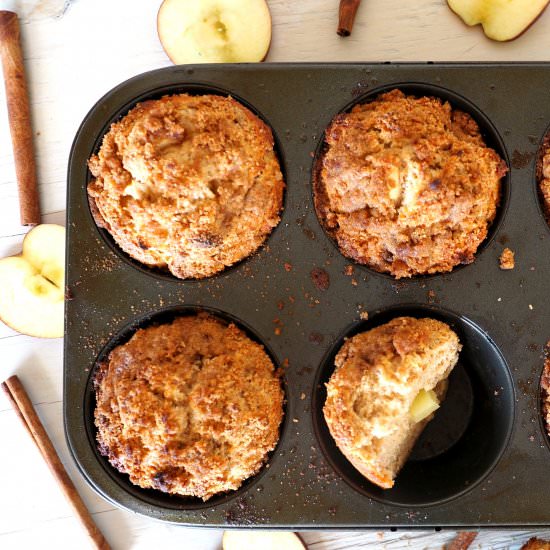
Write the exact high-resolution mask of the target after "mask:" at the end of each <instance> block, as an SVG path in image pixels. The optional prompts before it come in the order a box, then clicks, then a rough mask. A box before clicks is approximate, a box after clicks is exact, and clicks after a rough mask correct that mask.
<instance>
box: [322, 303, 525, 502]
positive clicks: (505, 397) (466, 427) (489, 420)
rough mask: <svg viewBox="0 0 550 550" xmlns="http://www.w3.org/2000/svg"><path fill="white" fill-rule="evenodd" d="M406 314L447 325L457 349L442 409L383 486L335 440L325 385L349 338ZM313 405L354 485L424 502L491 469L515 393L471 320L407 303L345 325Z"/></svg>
mask: <svg viewBox="0 0 550 550" xmlns="http://www.w3.org/2000/svg"><path fill="white" fill-rule="evenodd" d="M403 316H404V317H416V318H425V317H427V318H432V319H437V320H439V321H443V322H445V323H447V324H448V325H449V326H450V327H451V328H452V329H453V330H454V331H455V332H456V333H457V335H458V337H459V339H460V342H461V343H462V351H461V352H460V356H459V360H458V363H457V365H456V366H455V368H454V369H453V371H452V372H451V375H450V376H449V389H448V391H447V396H446V398H445V400H444V401H443V402H442V403H441V407H440V409H439V410H438V411H437V412H436V413H435V417H434V419H433V420H431V421H430V422H429V423H428V425H427V426H426V428H425V430H424V431H423V433H422V435H421V436H420V438H419V439H418V441H417V442H416V445H415V447H414V449H413V451H412V453H411V455H410V456H409V460H408V461H407V463H406V464H405V466H404V467H403V469H402V470H401V472H400V473H399V474H398V476H397V478H396V481H395V485H394V487H393V488H392V489H386V490H384V489H381V488H379V487H377V486H376V485H374V484H372V483H370V482H369V481H368V480H367V479H366V478H364V477H363V476H362V475H361V474H360V473H359V472H358V471H357V470H356V469H355V468H354V467H353V466H352V465H351V464H350V463H349V462H348V460H347V459H346V458H345V457H344V455H343V454H342V453H341V452H340V450H339V449H338V447H337V446H336V444H335V443H334V440H333V438H332V436H331V435H330V432H329V430H328V427H327V425H326V422H325V419H324V416H323V406H324V403H325V400H326V389H325V384H326V383H327V382H328V380H329V379H330V377H331V375H332V373H333V372H334V358H335V356H336V354H337V353H338V351H339V350H340V348H341V347H342V345H343V344H344V342H345V340H346V339H347V338H350V337H352V336H355V335H356V334H359V333H361V332H365V331H367V330H370V329H372V328H374V327H376V326H379V325H381V324H384V323H387V322H388V321H390V320H391V319H394V318H396V317H403ZM496 390H498V396H497V397H495V391H496ZM312 410H313V423H314V426H315V433H316V435H317V438H318V440H319V445H320V446H321V448H322V449H323V452H324V453H325V455H326V457H327V459H328V460H329V462H330V463H331V465H332V467H333V468H334V469H335V470H336V472H337V473H338V475H340V476H341V477H342V478H343V479H344V480H345V481H346V482H347V483H348V484H349V485H351V487H353V488H354V489H355V490H356V491H358V492H360V493H361V494H363V495H365V496H368V497H371V498H373V499H376V500H378V501H380V502H384V503H390V504H395V505H402V506H425V505H430V504H437V503H441V502H443V501H445V500H449V499H452V498H454V497H457V496H459V495H460V494H462V493H464V492H465V491H468V490H470V489H471V488H472V487H474V486H475V485H476V484H477V483H479V481H481V480H482V479H483V478H484V477H485V476H486V475H487V474H488V473H489V472H490V471H491V470H492V468H493V467H494V466H495V464H496V463H497V461H498V460H499V458H500V456H501V455H502V453H503V451H504V449H505V448H506V445H507V443H508V439H509V436H510V433H511V429H512V422H513V418H514V390H513V385H512V380H511V377H510V373H509V370H508V367H507V365H506V362H505V360H504V358H503V356H502V354H501V353H500V351H499V350H498V348H497V347H496V346H495V344H494V343H493V342H492V341H491V339H490V337H489V336H488V335H487V334H486V333H485V332H484V331H483V330H482V329H481V328H479V327H478V326H477V325H476V324H475V323H473V322H472V321H470V320H469V319H466V318H465V317H462V316H460V315H458V314H455V313H452V312H450V311H447V310H444V309H441V308H435V307H429V306H417V305H404V306H399V307H394V308H389V309H385V310H383V311H380V312H376V313H374V314H373V315H372V316H371V317H370V318H369V320H368V321H359V322H356V323H354V324H353V325H351V326H350V327H348V329H347V330H346V331H345V333H344V334H342V335H341V336H340V338H338V340H337V341H336V342H335V343H334V345H333V346H332V348H331V349H330V351H329V352H328V354H327V356H326V357H325V358H324V360H323V362H322V364H321V367H320V369H319V372H318V377H317V381H316V384H315V388H314V394H313V396H312Z"/></svg>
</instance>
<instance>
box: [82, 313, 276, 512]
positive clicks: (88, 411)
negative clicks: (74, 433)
mask: <svg viewBox="0 0 550 550" xmlns="http://www.w3.org/2000/svg"><path fill="white" fill-rule="evenodd" d="M200 312H206V313H208V314H210V315H212V316H213V317H216V318H217V319H220V320H222V321H223V322H225V323H227V324H229V323H233V324H235V325H236V326H237V327H238V328H240V329H241V330H243V332H245V334H246V335H247V336H248V337H249V338H250V339H251V340H253V341H254V342H257V343H259V344H261V345H262V346H263V347H264V350H265V351H266V353H267V354H268V356H269V358H270V359H271V361H272V363H273V364H274V365H275V368H280V365H279V362H278V361H277V360H276V358H275V356H274V355H273V352H272V351H271V350H270V349H269V347H268V346H266V345H265V343H264V342H262V340H261V338H260V337H259V335H258V334H257V333H255V332H254V330H253V329H251V328H250V327H248V326H247V325H245V324H244V323H243V322H242V321H240V320H238V319H236V318H234V317H233V316H231V315H228V314H226V313H224V312H221V311H218V310H215V309H212V308H204V307H192V306H182V307H171V308H167V309H163V310H159V311H156V312H154V313H151V314H148V315H146V316H143V317H140V318H139V319H135V320H134V321H132V322H131V323H130V324H128V325H126V326H125V327H123V328H122V330H121V331H120V332H118V333H117V334H116V335H115V336H114V337H112V338H111V339H110V340H109V342H108V343H107V344H106V345H105V346H104V347H103V349H102V350H101V352H100V353H99V355H98V357H97V360H96V362H95V365H94V367H93V368H92V370H91V372H90V376H89V379H88V383H87V387H86V394H85V398H84V411H83V412H84V427H85V430H86V434H87V436H88V441H89V444H90V448H91V449H92V450H93V452H94V454H95V457H96V459H97V461H98V462H99V464H100V465H101V467H102V469H103V471H104V472H105V473H106V474H107V476H108V477H109V478H110V479H111V480H112V481H113V482H114V483H116V484H117V486H118V487H119V488H120V489H122V490H123V491H124V492H126V493H128V494H129V495H132V496H133V497H135V498H136V499H139V500H140V501H142V502H143V503H145V504H148V505H154V506H161V507H164V508H170V509H173V510H198V509H203V508H208V507H212V506H217V505H220V504H224V503H226V502H228V501H230V500H232V499H235V498H238V497H239V496H241V495H242V494H244V493H246V492H247V491H250V490H252V489H253V487H254V486H255V485H256V484H257V483H258V482H259V480H260V479H261V478H262V476H263V475H264V474H265V472H266V471H267V470H268V469H269V464H270V461H271V458H272V457H273V456H275V454H276V452H277V449H275V450H273V451H272V452H271V453H269V459H268V461H267V462H266V464H264V466H262V468H261V470H260V471H259V472H258V473H257V474H256V475H254V476H252V477H250V478H248V479H246V480H245V481H244V482H243V484H242V485H241V486H240V487H239V488H238V489H236V490H234V491H228V492H227V493H223V494H218V495H215V496H213V497H211V498H210V499H209V500H208V501H206V502H204V501H203V500H201V499H199V498H193V497H183V496H179V495H171V494H168V493H163V492H162V491H157V490H154V489H143V488H141V487H139V486H137V485H135V484H133V483H132V482H131V481H130V480H129V477H128V475H126V474H122V473H120V472H119V471H118V470H117V469H116V468H114V467H113V466H112V465H111V464H110V463H109V461H108V460H107V458H106V457H105V456H103V455H101V454H100V452H99V450H98V448H97V441H96V434H97V428H96V426H95V424H94V410H95V407H96V398H95V391H94V387H93V380H94V376H95V373H96V369H97V366H98V364H99V363H101V362H102V361H104V360H105V359H107V357H108V356H109V354H110V353H111V351H113V349H114V348H115V347H117V346H120V345H122V344H125V343H126V342H127V341H128V340H129V339H130V338H131V337H132V336H133V335H134V334H135V332H136V331H137V330H138V329H144V328H147V327H150V326H158V325H162V324H165V323H170V322H171V321H173V320H174V319H175V318H177V317H182V316H186V315H195V314H197V313H200ZM281 386H282V389H283V392H284V393H285V395H286V384H285V382H284V379H281ZM283 407H284V405H283ZM285 426H286V415H284V416H283V420H282V422H281V426H280V429H279V434H280V435H279V443H278V444H277V445H280V442H281V439H282V438H283V432H284V430H285Z"/></svg>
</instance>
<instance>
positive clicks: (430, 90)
mask: <svg viewBox="0 0 550 550" xmlns="http://www.w3.org/2000/svg"><path fill="white" fill-rule="evenodd" d="M396 89H397V90H400V91H401V92H403V93H404V94H405V95H407V96H412V97H415V98H422V97H434V98H439V99H441V100H442V101H443V102H448V103H449V104H450V105H451V107H452V108H453V110H460V111H462V112H464V113H467V114H469V115H470V116H471V117H472V119H473V120H474V121H475V122H476V123H477V125H478V127H479V130H480V133H481V136H482V137H483V141H484V142H485V145H486V146H487V147H490V148H491V149H493V150H494V151H496V153H497V154H498V155H499V157H500V158H501V159H502V160H503V161H504V162H505V163H506V166H507V167H508V168H509V166H510V162H509V159H508V153H507V150H506V146H505V144H504V142H503V140H502V137H501V136H500V134H499V132H498V130H497V129H496V127H495V125H494V124H493V123H492V122H491V120H490V118H489V117H488V116H487V115H486V114H485V113H484V112H483V111H482V110H481V109H479V108H478V107H477V106H476V105H475V104H474V103H472V102H471V101H470V100H469V99H467V98H466V97H464V96H462V95H460V94H458V93H456V92H454V91H453V90H451V89H448V88H444V87H441V86H437V85H433V84H425V83H420V82H397V83H395V84H391V85H385V86H378V87H375V88H374V89H372V90H371V91H369V92H367V93H365V94H362V95H359V96H358V97H357V98H356V99H354V100H352V101H351V102H349V103H348V104H347V105H346V106H345V107H344V108H343V109H341V110H340V111H338V112H337V113H334V116H337V115H338V114H344V113H349V112H351V111H352V109H353V108H354V107H355V106H356V105H363V104H366V103H370V102H372V101H374V100H376V99H377V98H378V97H379V96H380V95H382V94H384V93H387V92H390V91H392V90H396ZM326 151H327V144H326V143H325V135H324V133H323V135H322V136H321V138H320V140H319V144H318V146H317V150H316V152H315V157H314V160H313V167H312V170H311V173H312V192H313V194H314V195H315V185H316V181H318V179H319V177H320V172H321V169H322V161H323V156H324V154H325V153H326ZM500 185H501V192H500V201H499V204H498V206H497V212H496V216H495V219H494V220H493V222H492V223H491V224H490V226H489V228H488V232H487V236H486V237H485V239H484V240H483V241H482V242H481V243H480V245H479V246H478V248H477V252H476V254H475V259H477V258H478V256H479V255H480V254H481V253H482V252H483V250H485V249H486V248H487V246H489V244H490V243H491V241H492V240H493V238H494V236H495V235H496V233H497V232H498V229H499V227H500V225H501V223H502V221H503V219H504V216H505V213H506V210H507V208H508V203H509V200H510V172H509V171H508V172H507V173H506V175H505V176H504V177H503V178H502V179H501V182H500ZM312 200H313V198H312ZM319 223H320V225H321V227H322V228H323V230H324V232H325V234H326V236H327V238H328V239H329V240H330V241H331V242H332V243H333V245H334V246H335V247H336V249H337V250H338V252H339V253H341V251H340V248H339V246H338V243H337V242H336V239H335V237H334V236H333V235H331V234H330V233H329V231H328V230H327V229H326V227H325V226H324V223H323V221H322V220H319ZM348 260H349V261H351V262H354V264H355V265H357V266H358V267H359V268H360V269H364V270H366V272H370V273H372V274H376V275H380V276H383V277H387V278H389V279H394V277H393V275H391V274H389V273H384V272H380V271H377V270H376V269H373V268H371V267H369V266H368V265H365V264H361V263H357V262H355V261H354V260H353V259H351V258H348ZM474 261H475V260H474ZM467 265H471V264H458V265H456V266H455V267H454V268H453V270H452V271H456V270H458V269H461V268H464V267H466V266H467ZM444 274H445V272H443V273H434V274H430V275H414V276H413V278H415V279H428V278H431V277H438V276H441V275H444ZM405 280H406V279H405Z"/></svg>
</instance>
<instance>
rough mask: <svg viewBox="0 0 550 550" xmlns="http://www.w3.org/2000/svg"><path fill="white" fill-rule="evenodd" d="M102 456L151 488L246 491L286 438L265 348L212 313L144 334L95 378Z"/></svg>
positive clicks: (207, 494)
mask: <svg viewBox="0 0 550 550" xmlns="http://www.w3.org/2000/svg"><path fill="white" fill-rule="evenodd" d="M94 388H95V393H96V409H95V424H96V427H97V442H98V448H99V450H100V452H101V454H103V455H105V456H107V457H108V459H109V461H110V463H111V464H112V465H113V466H114V467H115V468H117V469H118V470H119V471H120V472H123V473H126V474H128V475H129V477H130V481H131V482H132V483H134V484H135V485H138V486H140V487H143V488H150V489H157V490H160V491H163V492H166V493H172V494H178V495H183V496H193V497H198V498H201V499H203V500H207V499H209V498H211V497H212V496H213V495H215V494H218V493H224V492H226V491H229V490H233V489H237V488H238V487H239V486H240V485H241V484H242V482H243V481H244V480H245V479H247V478H249V477H250V476H252V475H254V474H255V473H256V472H258V470H259V469H260V468H261V467H262V465H263V464H264V463H265V462H266V460H267V458H268V453H269V452H270V451H272V450H273V449H274V448H275V446H276V444H277V441H278V439H279V425H280V423H281V421H282V417H283V391H282V389H281V383H280V377H279V371H278V370H276V369H275V367H274V365H273V363H272V361H271V359H270V358H269V356H268V354H267V353H266V352H265V351H264V349H263V347H262V346H261V345H260V344H258V343H256V342H254V341H252V340H251V339H250V338H248V336H246V334H244V333H243V332H242V331H241V330H240V329H239V328H237V327H236V326H235V325H233V324H229V325H227V324H225V323H224V322H222V321H221V320H219V319H217V318H214V317H212V316H210V315H207V314H204V313H200V314H198V315H192V316H186V317H180V318H177V319H175V320H174V321H173V322H171V323H167V324H162V325H159V326H151V327H148V328H145V329H141V330H138V331H137V332H136V333H135V334H134V335H133V336H132V338H131V339H130V340H129V341H128V342H127V343H126V344H124V345H121V346H118V347H116V348H115V349H114V350H113V351H112V352H111V353H110V354H109V356H108V358H107V359H106V360H105V361H103V362H102V363H101V364H100V365H99V367H98V370H97V371H96V374H95V378H94Z"/></svg>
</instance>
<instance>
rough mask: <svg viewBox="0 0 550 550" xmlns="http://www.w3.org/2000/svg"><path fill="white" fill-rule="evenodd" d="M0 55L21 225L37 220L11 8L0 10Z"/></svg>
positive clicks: (21, 69)
mask: <svg viewBox="0 0 550 550" xmlns="http://www.w3.org/2000/svg"><path fill="white" fill-rule="evenodd" d="M0 57H1V58H2V68H3V71H4V85H5V87H6V100H7V103H8V118H9V123H10V132H11V140H12V146H13V156H14V161H15V172H16V175H17V185H18V190H19V210H20V216H21V224H22V225H37V224H39V223H40V202H39V197H38V189H37V186H36V165H35V160H34V150H33V143H32V127H31V116H30V108H29V96H28V91H27V81H26V78H25V67H24V65H23V55H22V52H21V42H20V33H19V21H18V19H17V15H16V14H15V13H13V12H11V11H0Z"/></svg>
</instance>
